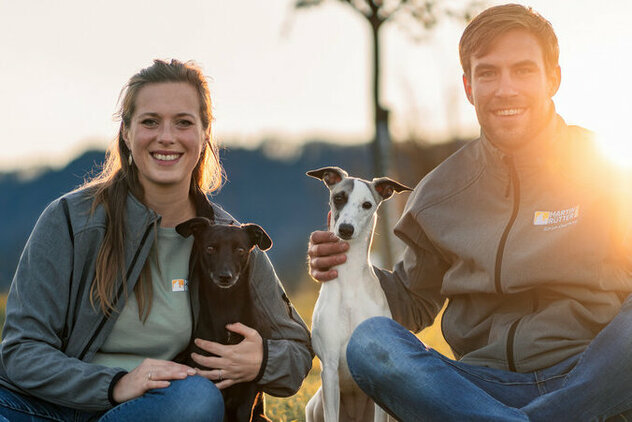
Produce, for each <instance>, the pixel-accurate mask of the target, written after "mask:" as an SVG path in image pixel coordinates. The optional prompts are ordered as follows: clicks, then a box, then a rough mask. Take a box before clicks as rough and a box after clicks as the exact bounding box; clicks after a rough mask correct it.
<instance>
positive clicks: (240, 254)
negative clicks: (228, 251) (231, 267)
mask: <svg viewBox="0 0 632 422" xmlns="http://www.w3.org/2000/svg"><path fill="white" fill-rule="evenodd" d="M235 252H236V253H237V255H239V256H243V255H245V254H246V250H245V249H244V248H237V249H235Z"/></svg>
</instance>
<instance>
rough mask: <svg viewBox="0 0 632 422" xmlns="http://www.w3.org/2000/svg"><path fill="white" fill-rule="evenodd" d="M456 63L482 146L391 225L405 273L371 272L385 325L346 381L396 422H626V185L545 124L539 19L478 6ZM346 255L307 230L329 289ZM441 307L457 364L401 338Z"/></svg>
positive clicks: (460, 158) (563, 129)
mask: <svg viewBox="0 0 632 422" xmlns="http://www.w3.org/2000/svg"><path fill="white" fill-rule="evenodd" d="M459 50H460V56H461V64H462V67H463V72H464V75H463V85H464V88H465V93H466V95H467V98H468V100H469V101H470V103H472V105H474V108H475V110H476V115H477V118H478V121H479V123H480V126H481V137H480V138H479V139H477V140H475V141H473V142H471V143H469V144H468V145H466V146H465V147H463V148H462V149H461V150H460V151H458V152H457V153H455V154H454V155H453V156H451V157H450V158H448V159H447V160H446V161H445V162H444V163H442V164H441V165H440V166H439V167H437V168H436V169H435V170H434V171H432V172H431V173H430V174H429V175H428V176H426V177H425V178H424V179H423V180H422V181H421V182H420V183H419V185H418V186H417V187H416V188H415V191H414V192H413V193H412V194H411V196H410V197H409V200H408V203H407V205H406V208H405V210H404V213H403V215H402V217H401V219H400V221H399V222H398V224H397V226H396V227H395V233H396V235H397V236H398V237H399V238H401V239H402V240H403V241H404V242H405V244H406V250H405V252H404V257H403V260H402V261H401V262H399V263H398V264H397V265H396V266H395V268H394V270H393V272H389V271H385V270H379V269H377V273H378V275H379V277H380V281H381V284H382V287H383V288H384V291H385V293H386V295H387V298H388V301H389V306H390V308H391V312H392V314H393V319H394V320H395V321H397V322H395V321H392V320H389V319H385V318H374V319H369V320H367V321H365V322H364V323H363V324H361V325H360V326H359V327H358V328H357V329H356V331H355V332H354V334H353V336H352V337H351V340H350V342H349V346H348V349H347V359H348V363H349V367H350V369H351V372H352V374H353V376H354V379H355V380H356V382H357V383H358V384H359V385H360V387H361V388H362V389H363V390H364V391H365V392H366V393H367V394H369V396H371V397H372V398H373V399H374V400H375V401H376V402H377V403H378V404H380V406H382V407H383V408H384V409H386V410H387V411H388V412H389V413H391V414H392V415H394V416H395V417H397V418H398V419H399V420H402V421H419V420H435V421H466V420H467V421H479V420H480V421H492V420H498V421H512V420H515V421H523V420H541V421H565V420H568V421H578V420H605V419H606V418H609V417H614V416H617V415H623V414H625V415H627V416H630V415H632V412H630V411H629V410H630V409H632V388H630V386H632V299H629V300H626V297H627V296H628V294H629V293H630V292H632V230H631V229H630V225H631V224H630V221H631V218H630V217H632V214H631V213H630V199H632V196H631V195H630V192H629V190H628V189H629V186H630V184H631V183H630V180H627V181H624V180H623V179H622V178H621V177H619V176H617V175H616V174H615V172H614V171H612V170H611V168H610V167H609V165H608V164H607V163H605V162H603V161H602V160H601V159H600V158H599V155H598V153H597V151H596V149H595V146H594V143H593V141H592V137H591V135H590V133H589V132H588V131H586V130H584V129H581V128H578V127H572V126H567V125H566V124H565V122H564V121H563V120H562V118H561V117H560V116H558V115H557V114H556V112H555V106H554V104H553V100H552V97H553V96H554V95H555V93H556V92H557V90H558V88H559V85H560V80H561V73H560V67H559V65H558V56H559V50H558V44H557V38H556V36H555V33H554V31H553V28H552V27H551V25H550V23H549V22H548V21H546V20H545V19H544V18H542V17H541V16H540V15H538V14H537V13H535V12H534V11H533V10H531V9H530V8H527V7H524V6H521V5H515V4H510V5H503V6H497V7H492V8H490V9H487V10H486V11H484V12H482V13H481V14H480V15H478V16H477V17H476V18H475V19H474V20H473V21H472V22H471V23H470V24H469V25H468V27H467V28H466V29H465V31H464V33H463V36H462V38H461V42H460V49H459ZM347 247H348V245H347V244H346V243H344V242H342V241H340V240H339V239H337V238H335V237H334V236H333V235H332V234H331V233H328V232H314V233H312V236H311V238H310V247H309V256H310V267H311V268H310V273H311V275H312V277H314V278H315V279H316V280H318V281H323V282H326V281H327V280H330V279H332V278H334V277H335V276H336V271H335V265H337V264H339V263H341V262H344V260H345V259H346V258H345V256H344V252H345V251H346V250H347ZM332 267H334V268H332ZM446 300H448V306H447V308H446V310H445V313H444V315H443V320H442V330H443V334H444V336H445V338H446V341H447V342H448V344H449V345H450V346H451V348H452V350H453V352H454V355H455V357H456V358H457V360H456V361H453V360H450V359H448V358H446V357H444V356H441V355H440V354H438V353H436V352H435V351H433V350H430V349H428V348H426V347H425V346H424V345H423V344H422V343H421V342H419V341H418V340H417V339H416V337H414V336H413V335H412V334H411V333H410V332H409V331H408V329H410V330H414V331H418V330H420V329H422V328H424V327H426V326H428V325H430V324H431V323H432V322H433V320H434V318H435V317H436V315H437V313H438V312H439V310H440V309H441V307H442V306H443V304H444V302H445V301H446ZM400 324H402V325H403V326H402V325H400ZM404 327H406V328H404ZM626 412H628V413H629V415H628V413H626Z"/></svg>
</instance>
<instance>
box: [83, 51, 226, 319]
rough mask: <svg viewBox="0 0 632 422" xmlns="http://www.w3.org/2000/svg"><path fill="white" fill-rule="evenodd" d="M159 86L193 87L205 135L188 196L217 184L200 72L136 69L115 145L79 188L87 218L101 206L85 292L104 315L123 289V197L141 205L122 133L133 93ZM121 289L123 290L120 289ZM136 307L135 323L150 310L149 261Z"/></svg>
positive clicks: (189, 65)
mask: <svg viewBox="0 0 632 422" xmlns="http://www.w3.org/2000/svg"><path fill="white" fill-rule="evenodd" d="M162 82H186V83H189V84H191V86H193V87H194V88H195V89H196V91H197V93H198V96H199V100H200V118H201V121H202V125H203V128H204V133H205V144H204V147H203V152H202V153H201V154H200V160H199V161H198V163H197V165H196V166H195V168H194V169H193V174H192V177H191V187H190V195H200V194H201V195H206V194H207V193H211V192H214V191H216V190H218V189H219V188H220V186H221V184H222V180H223V170H222V167H221V165H220V162H219V156H218V152H217V147H216V145H215V143H214V142H213V138H212V136H211V121H212V120H213V114H212V109H211V96H210V92H209V89H208V83H207V81H206V78H205V77H204V74H203V73H202V70H201V69H200V67H199V66H197V65H196V64H195V63H193V62H181V61H178V60H171V61H169V62H167V61H164V60H154V64H153V65H151V66H149V67H147V68H145V69H142V70H141V71H140V72H138V73H137V74H135V75H134V76H132V77H131V78H130V80H129V81H128V83H127V84H126V85H125V87H124V88H123V90H122V91H121V95H120V97H119V103H120V107H119V110H118V112H117V114H116V116H117V117H118V118H119V119H120V121H121V124H120V127H119V133H118V136H117V138H116V140H115V141H114V142H113V143H112V145H110V147H109V148H108V151H107V153H106V160H105V164H104V166H103V169H102V170H101V172H100V173H99V174H98V175H97V176H96V177H94V178H93V179H92V180H89V181H88V182H86V183H85V184H84V185H83V186H82V188H87V189H89V190H90V191H91V193H92V195H93V198H94V200H93V203H92V212H94V210H95V209H96V207H97V206H98V205H102V206H103V208H104V210H105V214H106V219H107V220H106V230H105V237H104V239H103V243H102V244H101V247H100V249H99V253H98V256H97V261H96V276H95V279H94V282H93V283H92V286H91V288H90V300H91V302H92V304H93V306H94V304H95V302H98V304H99V307H100V308H101V310H102V311H103V313H104V314H105V315H108V316H109V315H111V313H112V312H113V311H115V310H116V296H115V295H116V293H117V292H116V286H117V285H118V283H117V280H118V279H119V278H120V279H121V280H122V282H123V285H124V286H126V285H127V280H126V274H125V264H126V263H125V248H124V240H125V225H126V221H125V215H126V213H125V209H126V202H127V195H128V193H129V192H131V193H132V194H133V195H134V196H135V197H136V198H137V199H138V200H140V201H141V202H144V190H143V187H142V185H141V184H140V182H139V180H138V173H137V171H138V170H137V168H136V166H135V165H134V164H130V161H129V157H130V154H131V152H130V150H129V149H128V148H127V145H126V144H125V141H124V138H123V133H124V129H125V128H126V127H127V128H129V126H130V122H131V118H132V115H133V114H134V110H135V106H136V98H137V96H138V93H139V91H140V90H141V89H142V88H143V87H144V86H146V85H149V84H154V83H162ZM124 288H126V287H124ZM134 293H135V296H136V299H137V301H138V308H139V317H141V318H142V317H143V315H144V318H146V317H147V315H148V314H149V312H150V310H151V296H152V288H151V273H150V271H149V260H147V262H146V263H145V266H144V268H143V274H142V275H141V277H140V279H139V280H138V282H137V283H136V285H135V287H134Z"/></svg>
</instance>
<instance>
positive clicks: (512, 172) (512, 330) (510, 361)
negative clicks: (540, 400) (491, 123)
mask: <svg viewBox="0 0 632 422" xmlns="http://www.w3.org/2000/svg"><path fill="white" fill-rule="evenodd" d="M505 162H506V163H507V167H509V178H510V181H511V185H512V186H513V191H514V198H513V209H512V212H511V217H510V218H509V222H508V223H507V226H506V227H505V231H504V232H503V234H502V236H501V238H500V243H499V244H498V253H497V254H496V267H495V274H494V282H495V286H496V292H497V293H498V294H501V295H502V294H503V291H502V285H501V282H500V281H501V280H500V276H501V270H502V262H503V255H504V253H505V245H506V243H507V238H508V237H509V232H510V231H511V229H512V227H513V225H514V223H515V221H516V218H517V217H518V209H519V208H520V180H519V179H518V173H517V172H516V167H515V165H514V163H513V160H512V159H511V157H507V158H506V159H505ZM519 322H520V318H519V319H517V320H515V321H514V322H513V323H512V324H511V327H509V332H508V333H507V347H506V353H507V366H508V367H509V370H510V371H512V372H516V363H515V360H514V338H515V336H516V329H517V328H518V323H519Z"/></svg>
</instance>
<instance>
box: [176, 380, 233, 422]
mask: <svg viewBox="0 0 632 422" xmlns="http://www.w3.org/2000/svg"><path fill="white" fill-rule="evenodd" d="M172 384H173V385H174V387H176V388H175V389H174V391H173V393H174V394H175V396H176V397H177V398H178V400H179V401H181V402H183V403H186V406H184V407H180V408H179V409H178V415H177V416H178V419H179V420H184V421H203V420H209V417H211V415H212V417H211V419H210V420H211V421H213V422H221V421H222V420H223V419H224V398H223V397H222V393H221V391H220V390H219V389H218V388H217V387H216V386H215V384H213V383H212V382H211V381H209V380H208V379H206V378H204V377H202V376H199V375H195V376H192V377H188V378H186V379H184V380H180V381H177V382H173V383H172Z"/></svg>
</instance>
